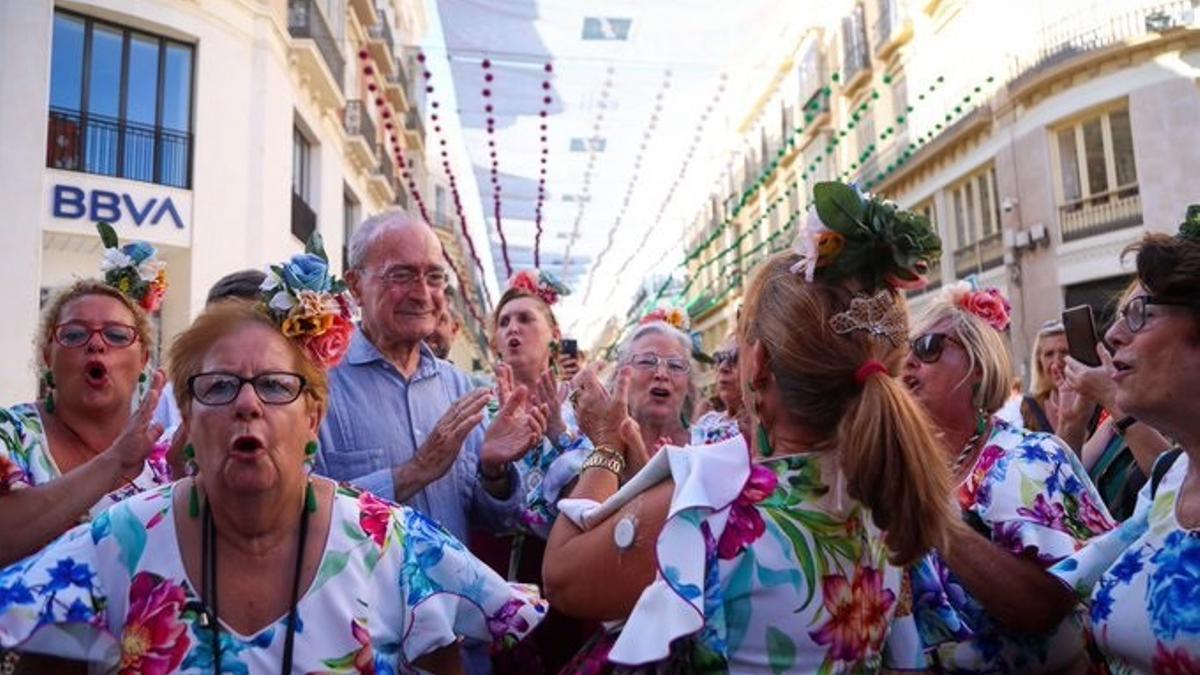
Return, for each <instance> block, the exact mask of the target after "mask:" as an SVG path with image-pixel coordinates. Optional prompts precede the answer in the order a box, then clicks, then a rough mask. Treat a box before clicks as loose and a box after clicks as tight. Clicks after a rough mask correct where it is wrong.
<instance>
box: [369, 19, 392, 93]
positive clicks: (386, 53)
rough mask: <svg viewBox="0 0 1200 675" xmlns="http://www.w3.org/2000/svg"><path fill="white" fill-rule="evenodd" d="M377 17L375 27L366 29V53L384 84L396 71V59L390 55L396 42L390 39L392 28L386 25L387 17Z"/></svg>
mask: <svg viewBox="0 0 1200 675" xmlns="http://www.w3.org/2000/svg"><path fill="white" fill-rule="evenodd" d="M378 17H379V20H378V21H377V22H376V23H375V25H374V26H371V27H370V28H368V29H367V51H368V52H370V54H371V58H372V59H374V60H375V67H376V68H378V69H379V75H380V79H382V80H383V81H385V82H386V81H387V80H388V79H390V78H391V77H392V73H393V71H394V70H395V69H396V57H395V56H394V55H393V54H392V45H394V44H396V42H395V40H394V39H393V38H392V27H391V25H390V24H389V23H388V18H387V15H386V14H384V13H383V12H379V14H378Z"/></svg>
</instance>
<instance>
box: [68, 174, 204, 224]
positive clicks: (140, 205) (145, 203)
mask: <svg viewBox="0 0 1200 675" xmlns="http://www.w3.org/2000/svg"><path fill="white" fill-rule="evenodd" d="M52 195H53V196H52V198H51V213H52V214H53V216H54V217H55V218H65V219H68V220H78V219H81V218H82V219H84V220H86V221H87V222H89V223H96V222H100V221H104V222H109V223H114V224H115V223H121V222H127V221H132V222H133V224H134V225H135V226H137V227H143V226H154V225H160V224H163V223H164V221H165V223H166V224H168V225H173V226H174V227H175V228H176V229H179V230H182V229H185V225H184V221H183V216H181V215H180V213H179V209H178V208H177V207H176V206H175V202H174V201H172V199H171V197H170V196H169V195H168V196H146V195H133V194H130V193H128V192H121V193H117V192H113V191H110V190H102V189H100V188H92V189H87V190H85V189H84V188H81V187H77V186H74V185H65V184H62V183H56V184H55V185H54V186H53V192H52Z"/></svg>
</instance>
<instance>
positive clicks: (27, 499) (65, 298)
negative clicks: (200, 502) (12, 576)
mask: <svg viewBox="0 0 1200 675" xmlns="http://www.w3.org/2000/svg"><path fill="white" fill-rule="evenodd" d="M105 227H106V226H105ZM105 227H101V236H102V239H103V240H104V243H105V245H106V246H108V248H107V251H106V253H105V258H104V263H103V264H102V265H101V270H102V271H103V272H104V273H105V274H104V278H103V279H84V280H80V281H76V282H75V283H73V284H71V285H70V286H68V287H67V288H65V289H63V290H61V291H60V292H58V293H57V294H56V295H54V296H53V298H52V299H51V301H50V302H49V303H48V305H47V307H46V309H45V311H44V312H43V314H42V319H41V322H40V325H39V326H38V334H37V340H36V343H37V353H38V361H39V365H40V367H41V377H40V383H39V384H40V385H41V388H42V394H41V400H40V401H37V402H31V403H22V404H19V405H15V406H12V407H10V408H7V409H0V565H5V564H8V563H11V562H14V561H16V560H19V559H21V558H23V557H25V556H27V555H30V554H32V553H34V552H35V551H37V550H38V549H39V548H40V547H42V546H44V545H46V543H48V542H49V541H50V540H51V539H53V538H54V537H57V536H58V535H60V534H62V533H63V532H65V531H67V530H68V529H70V528H71V527H73V526H74V525H76V524H77V523H79V522H80V521H82V520H88V519H91V518H95V517H96V516H98V515H99V514H100V513H102V512H103V511H104V510H105V509H107V508H109V507H110V506H112V505H113V504H115V503H117V502H119V501H121V500H122V499H125V498H127V497H129V496H131V495H134V494H137V493H139V492H142V491H145V490H149V489H153V488H155V487H158V486H160V485H164V484H166V483H168V482H170V477H169V473H168V471H167V469H166V467H165V463H163V462H161V461H159V460H160V458H161V457H160V455H161V451H163V450H165V447H166V444H165V443H162V442H160V438H159V436H160V434H161V433H162V429H161V428H160V427H159V426H158V425H156V424H153V423H152V422H151V416H152V414H153V412H154V406H155V405H156V404H157V403H158V398H159V394H160V392H161V391H162V387H163V384H164V382H165V377H164V376H163V375H162V374H161V373H155V374H154V376H153V377H152V378H147V374H146V373H147V367H148V364H149V360H150V354H151V352H152V351H153V348H154V338H153V332H152V329H151V325H150V319H149V314H151V313H152V312H154V311H157V308H158V303H159V302H160V301H161V297H162V289H163V288H164V287H165V281H163V280H162V279H163V277H162V263H160V262H158V261H157V260H156V259H155V255H154V249H153V248H150V247H149V246H147V245H146V244H144V243H141V242H135V243H132V244H128V245H126V246H125V247H123V248H118V247H117V242H116V235H115V234H112V231H111V228H108V229H107V230H106V229H105ZM147 277H148V278H150V279H154V280H155V281H153V282H146V281H143V279H145V278H147ZM134 279H136V280H137V281H136V282H134V281H133V280H134ZM139 388H145V389H146V394H145V396H144V397H142V398H141V399H140V401H139V398H138V390H139Z"/></svg>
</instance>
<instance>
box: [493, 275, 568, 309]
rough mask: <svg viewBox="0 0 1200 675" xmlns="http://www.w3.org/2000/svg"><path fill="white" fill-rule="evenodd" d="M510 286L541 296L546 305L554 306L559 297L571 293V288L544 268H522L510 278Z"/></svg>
mask: <svg viewBox="0 0 1200 675" xmlns="http://www.w3.org/2000/svg"><path fill="white" fill-rule="evenodd" d="M508 288H509V289H510V290H511V289H514V288H516V289H520V290H522V291H525V292H527V293H530V294H532V295H536V296H537V297H539V298H541V300H542V302H544V303H546V305H548V306H550V307H553V306H554V305H555V304H556V303H557V302H558V299H559V298H561V297H563V296H567V295H570V294H571V289H570V288H567V285H566V284H564V283H563V282H561V281H559V280H558V277H556V276H554V275H553V274H551V273H549V272H546V271H544V270H537V269H529V270H521V271H520V272H517V273H516V274H514V275H513V276H512V278H511V279H509V280H508Z"/></svg>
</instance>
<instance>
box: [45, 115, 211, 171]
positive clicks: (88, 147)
mask: <svg viewBox="0 0 1200 675" xmlns="http://www.w3.org/2000/svg"><path fill="white" fill-rule="evenodd" d="M49 117H50V120H49V125H48V127H47V137H46V166H47V167H49V168H52V169H64V170H67V171H80V172H83V173H92V174H98V175H101V176H115V177H117V178H128V179H129V180H137V181H143V182H146V183H157V184H159V185H170V186H172V187H180V188H191V186H192V161H191V160H192V135H191V134H190V133H187V132H183V131H174V130H171V129H164V128H163V127H156V126H151V125H145V124H138V123H136V122H130V121H128V120H123V119H116V118H112V117H104V116H102V115H86V114H82V113H80V112H78V111H75V110H67V109H65V108H51V109H50V115H49Z"/></svg>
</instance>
